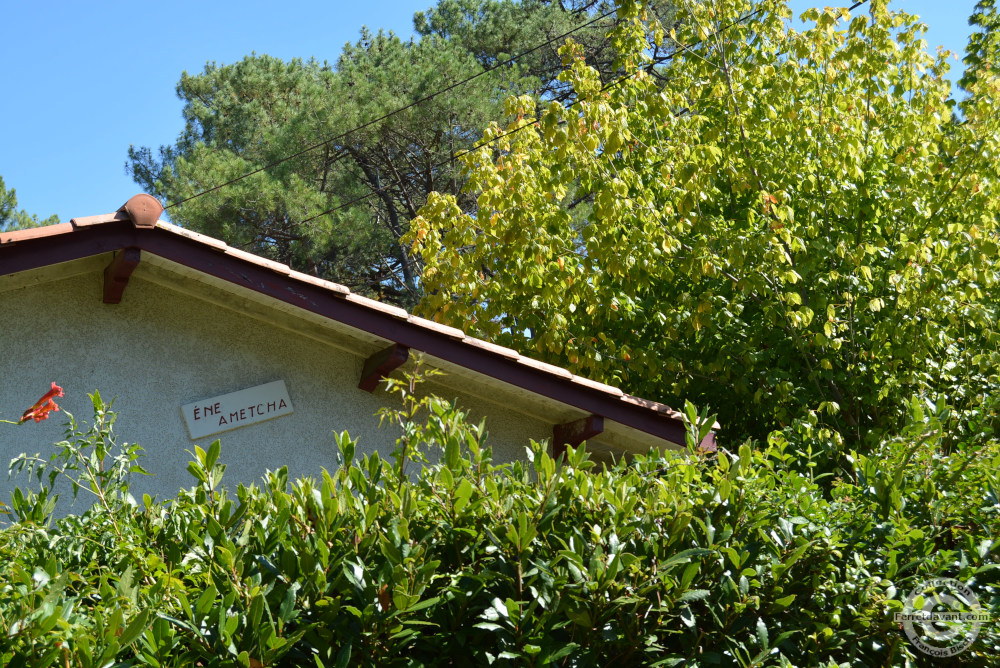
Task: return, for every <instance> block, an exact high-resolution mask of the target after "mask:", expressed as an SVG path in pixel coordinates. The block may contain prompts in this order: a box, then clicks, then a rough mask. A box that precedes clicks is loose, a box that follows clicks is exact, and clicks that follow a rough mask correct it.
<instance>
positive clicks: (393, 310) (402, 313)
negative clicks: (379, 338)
mask: <svg viewBox="0 0 1000 668" xmlns="http://www.w3.org/2000/svg"><path fill="white" fill-rule="evenodd" d="M347 301H349V302H354V303H355V304H360V305H361V306H364V307H366V308H370V309H372V310H374V311H381V312H382V313H387V314H388V315H391V316H392V317H393V318H399V319H400V320H406V319H407V318H408V317H409V315H410V314H409V313H407V312H406V309H402V308H399V307H398V306H393V305H392V304H383V303H382V302H380V301H375V300H374V299H368V297H362V296H361V295H354V294H349V295H347Z"/></svg>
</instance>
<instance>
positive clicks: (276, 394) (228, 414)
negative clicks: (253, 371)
mask: <svg viewBox="0 0 1000 668" xmlns="http://www.w3.org/2000/svg"><path fill="white" fill-rule="evenodd" d="M181 412H182V413H183V414H184V419H185V420H186V421H187V427H188V433H190V434H191V438H192V439H196V438H203V437H205V436H209V435H210V434H218V433H219V432H223V431H229V430H230V429H236V428H237V427H245V426H246V425H248V424H254V423H257V422H263V421H264V420H270V419H272V418H276V417H281V416H282V415H288V414H290V413H291V412H292V400H291V399H289V398H288V389H287V388H285V381H283V380H276V381H274V382H273V383H265V384H264V385H258V386H257V387H250V388H247V389H245V390H239V391H238V392H230V393H229V394H223V395H220V396H218V397H211V398H209V399H202V400H201V401H196V402H194V403H191V404H187V405H185V406H181Z"/></svg>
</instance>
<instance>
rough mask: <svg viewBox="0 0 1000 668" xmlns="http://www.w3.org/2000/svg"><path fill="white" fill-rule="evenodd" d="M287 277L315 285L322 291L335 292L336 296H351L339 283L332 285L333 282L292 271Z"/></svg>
mask: <svg viewBox="0 0 1000 668" xmlns="http://www.w3.org/2000/svg"><path fill="white" fill-rule="evenodd" d="M288 277H289V278H293V279H295V280H296V281H301V282H302V283H308V284H309V285H315V286H316V287H317V288H323V289H324V290H329V291H330V292H336V293H337V294H338V295H349V294H351V289H350V288H349V287H347V286H346V285H341V284H340V283H334V282H333V281H327V280H325V279H322V278H317V277H316V276H311V275H310V274H305V273H303V272H301V271H293V272H292V273H290V274H289V275H288Z"/></svg>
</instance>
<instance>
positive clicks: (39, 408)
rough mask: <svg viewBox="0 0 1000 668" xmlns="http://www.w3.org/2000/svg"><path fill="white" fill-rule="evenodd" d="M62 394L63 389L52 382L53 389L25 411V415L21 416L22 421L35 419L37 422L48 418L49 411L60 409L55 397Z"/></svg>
mask: <svg viewBox="0 0 1000 668" xmlns="http://www.w3.org/2000/svg"><path fill="white" fill-rule="evenodd" d="M61 396H63V389H62V388H61V387H59V386H58V385H56V384H55V383H52V389H51V390H49V391H48V392H46V393H45V394H44V395H43V396H42V398H41V399H39V400H38V401H36V402H35V405H34V406H32V407H31V408H29V409H28V410H26V411H24V415H22V416H21V422H27V421H28V420H34V421H35V422H41V421H42V420H48V419H49V413H51V412H52V411H57V410H59V407H58V406H56V402H55V397H61Z"/></svg>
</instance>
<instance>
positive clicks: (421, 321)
mask: <svg viewBox="0 0 1000 668" xmlns="http://www.w3.org/2000/svg"><path fill="white" fill-rule="evenodd" d="M406 320H407V321H408V322H410V323H412V324H414V325H417V326H418V327H423V328H424V329H429V330H430V331H432V332H437V333H438V334H444V335H445V336H448V337H451V338H453V339H459V340H462V339H464V338H465V332H463V331H462V330H460V329H456V328H455V327H449V326H448V325H442V324H441V323H439V322H434V321H433V320H427V319H426V318H418V317H417V316H415V315H411V316H409V317H408V318H407V319H406Z"/></svg>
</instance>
